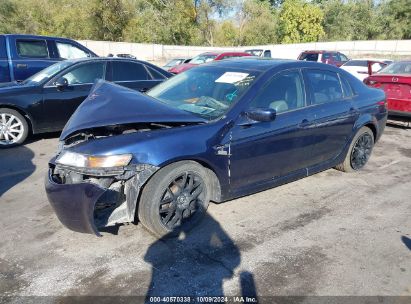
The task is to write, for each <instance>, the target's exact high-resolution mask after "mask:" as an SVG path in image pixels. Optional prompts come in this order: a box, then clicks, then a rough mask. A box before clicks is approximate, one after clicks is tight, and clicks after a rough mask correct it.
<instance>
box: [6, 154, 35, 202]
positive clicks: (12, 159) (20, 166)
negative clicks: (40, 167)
mask: <svg viewBox="0 0 411 304" xmlns="http://www.w3.org/2000/svg"><path fill="white" fill-rule="evenodd" d="M33 158H34V152H33V151H32V150H30V149H29V148H27V147H25V146H20V147H14V148H9V149H1V150H0V160H1V161H0V198H1V197H2V196H3V194H5V193H6V192H7V191H8V190H10V189H11V188H13V187H14V186H15V185H17V184H19V183H20V182H22V181H23V180H25V179H26V178H28V177H29V176H30V175H31V174H32V173H33V172H34V170H35V169H36V166H35V165H34V164H33V162H32V160H33Z"/></svg>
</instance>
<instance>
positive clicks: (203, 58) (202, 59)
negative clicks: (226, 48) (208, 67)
mask: <svg viewBox="0 0 411 304" xmlns="http://www.w3.org/2000/svg"><path fill="white" fill-rule="evenodd" d="M216 57H217V55H212V54H201V55H198V56H196V57H194V58H193V59H191V60H190V63H192V64H202V63H206V62H210V61H213V60H214V59H215V58H216Z"/></svg>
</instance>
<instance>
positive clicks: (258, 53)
mask: <svg viewBox="0 0 411 304" xmlns="http://www.w3.org/2000/svg"><path fill="white" fill-rule="evenodd" d="M245 52H246V53H248V54H251V55H252V56H257V57H260V56H261V54H262V53H263V50H246V51H245Z"/></svg>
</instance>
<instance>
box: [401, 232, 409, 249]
mask: <svg viewBox="0 0 411 304" xmlns="http://www.w3.org/2000/svg"><path fill="white" fill-rule="evenodd" d="M401 241H402V242H403V243H404V245H405V246H406V247H407V248H408V249H409V250H411V239H410V238H407V237H406V236H405V235H403V236H402V237H401Z"/></svg>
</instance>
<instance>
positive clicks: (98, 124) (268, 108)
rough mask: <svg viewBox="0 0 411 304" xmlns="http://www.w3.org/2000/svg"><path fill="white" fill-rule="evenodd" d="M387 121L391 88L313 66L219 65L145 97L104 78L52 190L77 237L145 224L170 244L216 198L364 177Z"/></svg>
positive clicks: (77, 117) (73, 123) (54, 167)
mask: <svg viewBox="0 0 411 304" xmlns="http://www.w3.org/2000/svg"><path fill="white" fill-rule="evenodd" d="M386 119H387V104H386V100H385V95H384V92H383V91H381V90H376V89H372V88H368V87H366V86H365V85H364V84H363V83H362V82H361V81H359V80H358V79H356V78H355V77H354V76H352V75H350V74H349V73H347V72H346V71H344V70H341V69H338V68H336V67H334V66H330V65H325V64H321V63H314V62H304V61H281V60H264V59H235V60H223V61H217V62H213V63H210V64H206V65H202V66H200V67H197V68H194V69H191V70H189V71H186V72H184V73H182V74H179V75H177V76H174V77H172V78H170V79H169V80H167V81H165V82H163V83H161V84H159V85H158V86H156V87H154V88H153V89H152V90H150V91H149V92H148V93H147V95H144V94H141V93H139V92H135V91H131V90H129V89H127V88H123V87H120V86H117V85H115V84H111V83H108V82H104V81H100V82H98V83H97V84H96V85H95V87H94V89H93V90H92V92H91V94H90V95H89V97H88V98H87V99H86V100H85V101H84V102H83V103H82V104H81V105H80V107H79V108H78V109H77V111H76V112H75V113H74V114H73V116H72V117H71V119H70V120H69V122H68V123H67V125H66V126H65V128H64V130H63V132H62V134H61V137H60V140H61V145H60V150H59V151H58V153H57V155H56V156H55V157H54V158H53V159H52V160H51V161H50V164H49V167H50V169H49V173H48V177H47V179H46V192H47V196H48V199H49V201H50V203H51V205H52V207H53V208H54V210H55V212H56V214H57V216H58V218H59V219H60V221H61V222H62V223H63V224H64V225H65V226H67V227H68V228H69V229H72V230H74V231H78V232H84V233H95V234H97V235H99V231H98V228H100V227H104V226H111V225H115V224H119V223H124V222H133V221H136V220H139V221H140V222H141V223H142V224H143V225H144V226H145V227H146V228H147V229H148V230H149V231H151V232H152V233H153V234H155V235H157V236H159V237H161V236H164V235H173V233H177V232H179V230H180V229H184V231H187V229H189V228H190V227H192V226H194V225H196V224H197V223H198V221H199V220H201V218H202V217H203V216H204V214H205V212H206V210H207V207H208V205H209V202H210V201H214V202H222V201H226V200H229V199H233V198H236V197H240V196H243V195H248V194H251V193H255V192H257V191H261V190H264V189H268V188H270V187H274V186H278V185H281V184H284V183H287V182H291V181H293V180H296V179H299V178H302V177H306V176H308V175H311V174H315V173H317V172H319V171H322V170H325V169H329V168H332V167H335V168H337V169H339V170H342V171H353V170H359V169H361V168H362V167H363V166H364V165H365V164H366V163H367V161H368V159H369V157H370V155H371V152H372V149H373V146H374V143H375V142H376V141H377V140H378V139H379V138H380V136H381V134H382V133H383V130H384V127H385V123H386Z"/></svg>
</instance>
